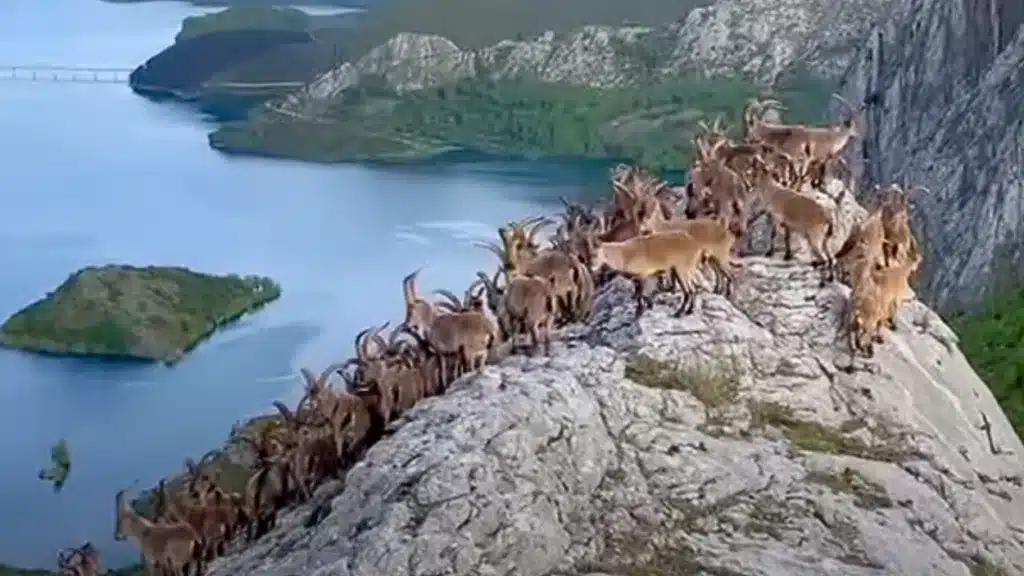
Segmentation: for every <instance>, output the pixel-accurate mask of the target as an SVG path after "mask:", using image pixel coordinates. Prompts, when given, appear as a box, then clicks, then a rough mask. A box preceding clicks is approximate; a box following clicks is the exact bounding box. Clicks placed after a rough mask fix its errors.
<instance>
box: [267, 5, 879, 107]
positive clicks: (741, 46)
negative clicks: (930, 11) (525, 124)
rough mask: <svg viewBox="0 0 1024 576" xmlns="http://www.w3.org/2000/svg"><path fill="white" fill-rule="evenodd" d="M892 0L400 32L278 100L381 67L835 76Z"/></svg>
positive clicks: (349, 81) (418, 78)
mask: <svg viewBox="0 0 1024 576" xmlns="http://www.w3.org/2000/svg"><path fill="white" fill-rule="evenodd" d="M893 1H894V0H757V1H753V2H752V1H749V0H747V1H744V0H719V1H718V2H715V3H714V4H713V5H712V6H710V7H706V8H698V9H695V10H693V11H692V12H691V13H690V14H689V15H687V16H686V18H685V19H683V20H681V21H679V22H676V23H672V24H667V25H665V26H662V27H643V26H624V27H613V26H585V27H583V28H580V29H579V30H576V31H574V32H572V33H569V34H561V35H560V34H555V33H552V32H548V33H546V34H543V35H541V36H538V37H536V38H532V39H527V40H511V39H509V40H504V41H502V42H499V43H497V44H495V45H493V46H491V47H489V48H486V49H483V50H479V51H473V50H464V49H462V48H460V47H459V46H457V45H456V44H454V43H453V42H451V41H450V40H448V39H446V38H443V37H441V36H435V35H429V34H412V33H401V34H398V35H396V36H395V37H394V38H392V39H391V40H389V41H388V42H387V43H385V44H383V45H381V46H378V47H376V48H374V49H372V50H370V51H369V52H368V53H367V54H365V55H364V56H363V57H362V58H360V59H359V60H357V61H355V62H352V63H347V64H346V65H343V67H342V68H341V69H339V70H335V71H333V72H331V73H328V74H325V75H323V76H322V77H321V78H320V79H318V80H317V81H316V82H314V83H313V84H311V85H310V86H309V87H307V88H306V89H305V90H302V91H300V92H298V93H296V94H294V95H292V96H290V97H289V98H287V99H286V101H285V102H284V104H283V106H282V107H283V108H284V109H287V110H290V111H292V112H295V113H298V112H302V113H304V114H314V113H315V112H316V110H317V109H318V101H320V100H323V99H324V98H325V96H326V97H327V98H330V97H331V96H334V95H337V94H338V93H340V92H341V91H342V90H344V89H346V88H349V87H351V86H353V85H354V84H356V83H358V81H359V78H360V75H373V76H376V77H383V78H384V79H385V80H386V82H387V84H388V85H389V86H391V87H392V88H395V89H398V90H416V89H420V88H425V87H428V86H434V85H437V84H441V83H445V82H453V81H456V80H459V79H463V78H468V77H477V76H486V77H488V78H491V79H503V78H513V77H530V78H535V79H538V80H541V81H544V82H553V83H568V84H574V85H583V86H593V87H606V88H607V87H617V86H627V85H635V84H636V83H638V82H651V81H656V80H659V79H665V78H669V77H672V76H677V75H680V74H684V73H701V74H705V75H710V76H716V75H733V74H742V75H744V76H746V77H749V78H752V79H754V80H756V81H758V82H762V83H766V84H767V83H771V82H772V81H774V80H775V79H776V78H777V77H778V76H779V75H780V74H783V73H784V72H786V71H788V70H790V69H792V68H793V67H794V66H795V65H800V66H803V67H806V68H807V69H809V70H811V71H813V72H815V73H817V74H819V75H821V76H823V77H826V78H837V77H838V76H839V74H840V72H841V71H842V70H844V69H845V68H846V67H847V65H848V64H849V62H850V60H851V57H852V54H853V48H854V47H856V46H857V45H858V44H859V43H860V41H861V40H862V39H863V38H864V36H865V34H866V33H867V32H868V30H870V28H871V26H872V24H873V23H874V22H875V20H876V19H878V18H879V17H881V16H882V15H884V14H885V13H886V12H887V11H888V10H889V6H890V4H891V3H892V2H893ZM342 71H344V72H343V73H342Z"/></svg>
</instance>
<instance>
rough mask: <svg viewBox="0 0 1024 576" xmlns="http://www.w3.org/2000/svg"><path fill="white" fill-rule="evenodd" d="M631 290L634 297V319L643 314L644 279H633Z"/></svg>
mask: <svg viewBox="0 0 1024 576" xmlns="http://www.w3.org/2000/svg"><path fill="white" fill-rule="evenodd" d="M633 290H635V291H636V292H635V296H636V317H637V318H639V317H640V315H641V314H643V313H644V279H643V278H640V277H637V278H634V279H633Z"/></svg>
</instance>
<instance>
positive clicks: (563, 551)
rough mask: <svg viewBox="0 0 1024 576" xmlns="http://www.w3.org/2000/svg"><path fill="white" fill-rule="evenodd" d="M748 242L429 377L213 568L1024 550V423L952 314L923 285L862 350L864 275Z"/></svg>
mask: <svg viewBox="0 0 1024 576" xmlns="http://www.w3.org/2000/svg"><path fill="white" fill-rule="evenodd" d="M850 198H851V197H850V196H847V197H846V200H844V201H845V202H849V203H850V204H851V206H847V207H846V208H844V209H842V210H841V211H840V214H842V225H841V226H840V228H841V230H842V231H841V233H840V235H843V234H845V231H846V230H848V229H849V227H850V225H851V223H852V221H853V220H854V219H855V218H858V217H862V215H863V210H862V209H860V208H859V207H857V206H856V205H854V204H853V201H852V200H850ZM743 264H744V267H743V270H742V272H741V273H740V275H739V276H738V279H737V284H736V289H735V292H734V294H733V295H732V296H731V298H728V299H727V298H725V297H722V296H716V295H707V294H702V295H701V296H700V302H699V303H698V307H697V310H696V312H695V313H694V314H693V315H692V316H687V317H683V318H674V317H672V316H671V312H672V311H673V310H674V308H675V306H676V305H677V304H678V300H677V296H675V295H662V296H659V297H657V298H658V299H657V300H656V305H655V308H654V309H653V310H652V311H649V312H647V313H645V314H644V315H643V316H642V317H640V319H639V320H635V319H634V316H633V307H634V304H633V300H632V287H631V285H630V284H629V283H628V282H626V281H625V280H621V279H620V280H616V281H614V282H611V283H609V284H607V285H606V286H605V287H604V288H603V289H602V290H601V292H600V294H599V296H598V299H597V302H596V305H595V312H594V314H593V316H592V318H591V319H590V321H589V323H588V324H586V325H583V326H575V327H570V328H569V329H567V331H566V334H565V335H564V337H563V338H562V339H561V340H560V341H559V342H558V343H557V344H556V345H555V347H554V350H553V353H552V355H551V356H550V357H544V356H537V357H533V358H530V357H524V356H514V357H510V358H507V359H505V360H503V361H501V362H499V363H497V364H494V365H490V366H488V367H486V368H485V369H484V370H483V371H482V372H481V373H480V374H479V375H477V376H472V377H467V378H464V379H462V380H461V381H459V382H458V383H456V384H455V385H454V386H453V388H452V389H451V390H450V391H449V392H448V393H447V394H445V395H443V396H438V397H434V398H431V399H428V400H426V401H424V402H423V403H422V404H421V405H419V406H418V407H417V408H415V409H413V410H412V411H410V412H408V413H407V414H406V415H405V416H404V417H403V418H402V420H401V421H399V422H398V423H397V426H396V428H395V429H394V431H393V433H392V434H390V435H389V436H388V437H387V438H385V439H384V440H382V441H381V442H379V443H378V444H376V445H375V446H374V447H373V448H371V449H370V451H369V453H368V454H367V455H366V457H365V459H364V460H363V461H361V462H360V463H359V464H357V465H356V466H355V467H354V468H353V469H352V470H351V471H350V472H349V473H348V475H347V476H346V478H345V481H344V486H341V485H340V484H339V485H336V486H332V487H329V488H326V490H330V491H331V492H330V493H329V494H326V495H325V494H321V495H320V498H321V499H322V500H328V501H331V508H332V511H331V512H330V514H329V515H328V516H327V517H326V519H324V520H323V521H322V522H321V523H320V524H319V525H317V526H314V527H306V526H305V525H304V523H305V520H306V518H307V516H308V514H309V510H308V509H298V510H296V511H293V512H290V513H288V514H286V515H284V516H283V517H282V518H281V519H280V521H279V523H278V527H277V528H276V529H275V530H274V531H273V532H272V533H270V534H269V535H267V536H265V537H264V538H262V539H260V540H259V541H257V542H255V543H254V544H252V545H250V546H249V547H247V548H246V549H245V550H240V551H237V552H235V553H233V554H230V555H228V556H227V557H225V558H223V559H221V560H218V561H217V562H216V563H215V564H214V565H213V567H212V574H214V575H216V576H228V575H241V574H247V575H257V576H290V575H294V574H308V575H311V576H326V575H328V574H330V575H338V576H356V575H366V576H371V575H372V576H376V575H379V574H389V575H394V576H412V575H425V574H458V575H485V574H519V575H522V576H542V575H544V576H547V575H566V576H568V575H588V576H597V575H599V574H600V575H615V574H623V575H624V574H640V573H643V574H719V575H723V574H725V575H739V574H743V575H754V574H757V575H779V576H782V575H785V576H794V575H802V574H805V575H812V574H823V573H828V574H837V575H838V574H842V575H869V574H931V575H950V576H953V575H956V576H967V575H968V574H1004V573H1005V574H1016V573H1022V572H1024V445H1022V444H1021V441H1020V440H1019V439H1018V438H1017V437H1016V436H1015V435H1014V432H1013V430H1012V428H1011V427H1010V424H1009V423H1008V422H1007V420H1006V418H1005V417H1004V416H1003V414H1002V413H1001V411H1000V409H999V407H998V405H997V404H996V402H995V400H994V399H993V397H992V395H991V393H990V392H989V391H988V389H987V388H986V387H985V385H984V383H983V382H981V380H979V378H978V377H977V375H976V374H975V373H974V372H973V371H972V369H971V368H970V366H969V365H968V364H967V362H966V360H965V359H964V357H963V356H962V355H961V353H960V352H959V351H958V348H957V337H956V336H955V334H954V333H953V332H952V331H951V330H950V329H949V328H948V327H947V326H946V325H945V324H944V323H943V321H942V320H941V319H940V318H939V316H938V315H936V314H935V313H934V312H932V311H931V310H929V309H928V308H927V307H925V306H924V305H923V304H921V303H920V302H917V301H913V302H910V303H907V304H905V305H904V306H903V308H902V310H901V312H900V315H899V319H898V326H897V331H896V332H891V333H887V342H886V343H885V344H883V345H879V346H878V348H877V350H876V355H875V357H874V358H873V359H869V360H868V359H863V358H858V359H856V360H853V359H851V358H850V356H849V354H848V353H847V352H846V351H847V344H846V339H845V332H844V326H843V317H844V312H845V308H846V306H847V301H848V300H847V299H848V293H849V290H848V289H847V288H846V287H844V286H842V285H840V284H829V285H827V286H825V287H820V286H819V278H820V276H819V273H818V272H817V271H815V270H814V269H812V268H811V267H810V266H809V265H807V264H805V263H802V262H783V261H780V260H767V259H764V258H760V257H749V258H746V259H744V262H743ZM342 488H343V489H342ZM985 570H987V571H985ZM997 570H1003V571H1004V572H998V571H997Z"/></svg>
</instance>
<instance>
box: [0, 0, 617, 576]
mask: <svg viewBox="0 0 1024 576" xmlns="http://www.w3.org/2000/svg"><path fill="white" fill-rule="evenodd" d="M203 11H204V10H201V9H198V8H194V7H191V6H188V5H184V4H176V3H146V4H137V5H115V4H106V3H103V2H99V1H97V0H48V1H46V2H40V1H39V0H5V3H4V9H3V13H4V15H3V18H0V38H3V39H4V41H3V42H2V43H0V65H2V64H8V65H18V64H21V65H28V64H51V65H68V66H95V67H99V66H105V67H133V66H135V65H137V64H138V63H140V62H142V61H144V60H145V59H146V58H148V57H149V56H151V55H152V54H154V53H156V52H157V51H159V50H160V49H162V48H163V47H164V46H165V45H166V44H167V43H168V42H170V41H171V39H172V38H173V36H174V34H175V32H176V31H177V29H178V26H179V24H180V21H181V19H182V18H184V17H185V16H187V15H190V14H198V13H201V12H203ZM0 127H2V130H0V158H2V162H0V164H2V166H3V180H2V182H3V186H2V192H0V214H3V216H4V226H3V227H2V228H0V269H2V270H3V282H0V315H3V316H4V317H6V316H7V315H10V314H12V313H14V312H16V311H17V310H18V309H20V308H21V307H23V306H25V305H26V304H28V303H30V302H31V301H33V300H35V299H37V298H40V297H42V296H43V295H44V294H45V293H46V292H47V291H48V290H51V289H53V288H54V287H56V286H57V285H58V284H59V283H60V282H62V281H63V280H64V279H65V278H66V277H67V276H68V275H69V274H70V273H71V272H73V271H74V270H75V269H77V268H79V267H82V266H85V265H89V264H101V263H108V262H121V263H132V264H140V265H144V264H159V265H184V266H188V267H191V268H194V269H197V270H201V271H207V272H216V273H228V272H234V273H239V274H264V275H268V276H271V277H273V278H275V279H277V280H278V281H279V282H281V284H282V286H283V288H284V296H283V298H282V299H281V300H280V301H279V302H277V303H275V304H273V305H271V306H270V307H268V308H267V309H265V310H264V311H262V312H260V313H259V314H258V315H255V316H253V317H251V318H248V319H246V320H244V321H242V322H241V323H239V324H237V325H235V326H233V327H231V328H229V329H227V330H224V331H222V332H221V333H219V334H218V335H216V336H215V337H214V338H213V339H211V340H210V341H208V342H206V343H205V344H203V345H201V346H200V347H199V348H198V349H197V350H196V351H195V352H194V353H192V354H191V355H190V356H188V357H187V358H186V359H185V360H184V361H183V362H181V363H179V364H178V365H176V366H174V367H172V368H167V367H163V366H156V365H152V366H151V365H140V364H112V363H107V362H98V361H87V360H76V359H62V358H51V357H40V356H33V355H28V354H23V353H19V352H15V351H10V350H0V405H2V406H3V407H4V412H5V416H4V417H3V418H0V458H2V460H0V466H2V470H3V473H2V474H0V536H2V537H0V562H3V563H8V564H15V565H23V566H42V567H45V566H51V565H52V564H53V561H54V555H55V551H56V550H57V549H58V548H60V547H64V546H69V545H75V544H78V543H80V542H81V541H83V540H86V539H89V540H91V541H93V542H94V543H95V544H97V545H98V546H99V547H100V549H101V550H102V552H103V553H104V557H105V559H106V563H107V564H108V565H111V566H115V565H118V564H121V563H125V562H129V561H132V560H133V559H134V558H135V557H136V551H135V549H134V548H133V547H132V546H129V545H124V544H115V543H114V542H113V541H112V535H113V495H114V492H115V491H116V490H118V489H119V488H122V487H131V486H132V485H133V484H135V485H136V487H145V486H149V485H151V484H152V483H154V482H155V481H156V480H157V479H159V478H160V477H162V476H164V475H167V474H170V473H174V472H176V471H178V470H179V469H180V466H181V462H182V459H183V458H185V457H186V456H190V455H191V456H195V455H198V454H201V453H202V452H205V451H206V450H207V449H209V448H211V447H215V446H217V445H219V444H220V443H221V442H222V441H223V439H224V438H225V436H226V434H227V431H228V429H229V428H230V426H231V424H232V423H234V422H236V421H238V420H240V419H243V418H246V417H249V416H253V415H257V414H260V413H263V412H265V411H267V409H268V406H269V403H270V402H271V401H272V400H274V399H285V400H288V401H294V400H295V399H296V398H297V395H298V390H299V381H298V377H297V370H298V369H299V368H300V367H303V366H309V367H312V368H320V367H323V366H325V365H326V364H327V363H329V362H330V361H332V360H334V359H337V358H340V357H342V356H344V355H347V354H348V353H349V351H350V350H351V344H350V342H351V339H352V336H353V335H354V334H355V333H356V332H357V331H358V330H359V329H361V328H362V327H364V326H365V325H368V324H370V323H372V322H379V321H382V320H383V319H387V318H396V317H397V316H398V314H400V312H401V305H400V304H401V285H400V281H401V278H402V276H404V275H405V274H407V273H408V272H409V271H411V270H412V269H414V268H416V267H419V266H423V265H425V266H426V268H425V269H424V272H423V274H422V277H423V283H424V289H431V288H438V287H452V288H459V289H461V287H462V286H464V285H466V284H467V283H468V282H469V281H470V280H471V279H472V272H473V271H475V270H476V269H478V268H482V267H485V266H486V267H488V268H489V267H491V266H493V262H492V257H491V256H490V254H489V253H487V252H486V251H483V250H480V249H479V248H475V247H473V246H472V242H473V240H475V239H478V238H482V237H490V236H492V235H493V230H494V228H495V227H496V226H497V225H499V224H500V223H501V222H504V221H507V220H509V219H513V218H521V217H525V216H528V215H533V214H536V213H540V212H543V211H552V210H554V209H555V205H556V204H557V198H558V196H559V195H565V196H567V197H580V196H581V195H583V194H584V193H587V192H591V193H592V192H593V191H594V190H595V189H600V187H601V181H602V180H603V179H604V178H605V174H606V173H605V172H604V171H603V169H601V168H600V167H598V166H596V165H593V164H559V163H554V162H549V163H529V162H500V161H488V162H472V163H452V164H445V165H432V166H419V167H416V168H405V169H397V168H392V169H379V168H370V167H365V166H319V165H307V164H301V163H295V162H284V161H268V160H264V159H240V158H229V157H225V156H222V155H220V154H218V153H216V152H214V151H212V150H210V149H208V148H207V146H206V137H205V134H206V132H208V131H209V130H210V128H211V126H210V125H209V124H208V123H207V122H206V121H204V120H203V119H202V118H201V117H199V116H198V115H197V114H195V113H194V112H193V111H191V110H189V109H186V108H183V107H180V106H176V105H173V104H156V103H152V102H149V101H147V100H145V99H142V98H139V97H137V96H135V95H133V94H132V93H131V92H130V91H129V90H128V88H127V86H126V85H104V84H70V83H67V84H65V83H49V82H28V81H14V80H0ZM60 437H65V438H67V440H68V442H69V444H70V447H71V453H72V459H73V471H72V475H71V478H70V480H69V482H68V484H67V486H66V487H65V489H64V491H63V492H62V493H60V494H54V493H53V492H52V490H51V489H50V488H49V486H47V485H46V484H44V483H42V482H40V481H39V480H37V479H36V477H35V475H36V471H37V470H38V469H39V468H40V467H42V466H43V465H45V464H46V462H47V460H48V454H49V448H50V446H51V445H52V444H53V443H54V442H55V441H56V440H57V439H58V438H60Z"/></svg>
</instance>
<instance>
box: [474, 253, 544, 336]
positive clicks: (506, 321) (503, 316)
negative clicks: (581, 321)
mask: <svg viewBox="0 0 1024 576" xmlns="http://www.w3.org/2000/svg"><path fill="white" fill-rule="evenodd" d="M504 274H505V278H506V283H505V285H504V286H503V287H499V286H498V284H497V282H493V281H492V280H491V279H489V278H488V277H487V275H486V274H484V273H483V272H477V276H478V278H479V281H480V282H481V283H482V284H483V286H484V287H485V289H486V291H487V294H488V296H489V297H491V298H497V299H498V300H499V304H498V305H497V310H496V311H495V315H496V316H497V318H498V319H499V323H500V324H502V325H504V326H505V327H506V330H507V331H508V338H509V339H510V340H512V343H513V351H514V350H516V347H515V338H516V336H519V335H524V334H525V335H529V337H530V351H531V352H534V351H536V350H537V348H538V346H540V345H542V344H543V346H544V353H545V354H550V353H551V333H552V331H553V330H554V324H555V314H556V313H557V310H556V308H555V294H554V290H553V286H552V284H551V282H550V281H548V280H543V279H541V278H537V277H535V276H526V275H523V274H520V273H518V272H517V271H512V272H504Z"/></svg>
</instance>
